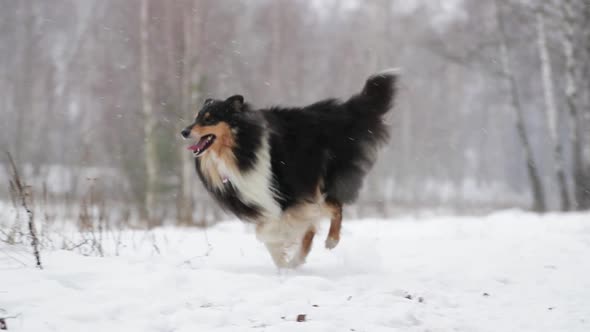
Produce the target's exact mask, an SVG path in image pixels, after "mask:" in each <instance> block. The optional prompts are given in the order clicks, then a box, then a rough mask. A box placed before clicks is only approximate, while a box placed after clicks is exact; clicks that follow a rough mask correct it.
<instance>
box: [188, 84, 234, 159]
mask: <svg viewBox="0 0 590 332" xmlns="http://www.w3.org/2000/svg"><path fill="white" fill-rule="evenodd" d="M244 111H245V105H244V97H242V96H240V95H234V96H231V97H229V98H227V99H226V100H216V99H207V100H205V102H204V103H203V107H202V108H201V110H200V111H199V112H198V113H197V116H196V117H195V121H194V122H193V123H192V124H191V125H190V126H188V127H186V128H184V129H183V130H182V132H181V135H182V137H183V138H185V139H194V140H195V143H194V144H192V145H191V146H189V147H188V149H189V150H191V151H192V152H193V155H194V156H195V157H200V156H202V155H203V154H205V153H206V152H207V151H215V152H216V153H217V155H219V156H220V155H222V154H223V152H224V150H226V149H232V148H233V147H234V145H235V141H236V131H237V126H238V123H239V117H240V113H242V112H244Z"/></svg>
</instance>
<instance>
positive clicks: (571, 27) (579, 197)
mask: <svg viewBox="0 0 590 332" xmlns="http://www.w3.org/2000/svg"><path fill="white" fill-rule="evenodd" d="M574 4H575V1H574V0H564V1H560V3H559V6H560V9H561V30H562V38H561V42H562V46H563V53H564V57H565V85H564V92H565V100H566V105H567V109H568V113H569V114H568V115H569V116H568V119H569V125H570V128H571V130H570V135H569V139H570V144H571V150H572V155H573V175H574V192H575V198H576V205H577V206H576V207H577V208H578V209H589V208H590V189H589V188H590V174H589V173H590V172H589V171H588V169H587V168H586V167H585V163H584V158H583V146H582V142H583V139H584V127H583V119H582V117H581V116H580V112H579V111H578V106H577V101H576V100H577V98H578V90H579V89H578V82H577V78H576V72H578V71H581V67H582V66H580V64H579V62H578V59H577V58H576V41H575V29H576V18H575V14H574ZM589 8H590V6H589ZM589 44H590V43H589ZM580 51H582V50H580Z"/></svg>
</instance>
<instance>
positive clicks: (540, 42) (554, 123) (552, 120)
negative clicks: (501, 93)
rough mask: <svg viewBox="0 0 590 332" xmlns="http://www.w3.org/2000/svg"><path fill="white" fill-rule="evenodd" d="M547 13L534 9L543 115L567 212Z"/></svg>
mask: <svg viewBox="0 0 590 332" xmlns="http://www.w3.org/2000/svg"><path fill="white" fill-rule="evenodd" d="M546 15H547V11H546V8H545V4H544V3H541V4H539V5H538V7H537V8H536V9H535V19H536V26H537V47H538V50H539V57H540V60H541V76H542V81H543V97H544V101H545V114H546V116H547V127H548V128H549V138H550V140H551V143H552V144H553V146H552V147H551V148H552V150H553V153H552V154H553V166H554V168H555V175H556V177H557V185H558V187H559V196H560V203H561V210H562V211H568V210H570V209H571V203H570V199H569V194H568V187H567V179H566V176H565V166H564V157H563V148H562V146H561V140H560V135H559V133H558V131H559V118H560V116H559V111H558V108H557V105H556V103H555V94H554V87H553V82H554V80H555V78H554V75H553V67H552V64H551V57H550V55H549V49H548V47H547V33H546V29H545V19H546Z"/></svg>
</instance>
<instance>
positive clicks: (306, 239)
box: [289, 226, 315, 268]
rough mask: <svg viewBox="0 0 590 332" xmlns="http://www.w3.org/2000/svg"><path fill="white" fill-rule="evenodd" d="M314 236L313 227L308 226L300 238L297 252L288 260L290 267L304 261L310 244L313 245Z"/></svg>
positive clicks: (309, 249) (294, 266)
mask: <svg viewBox="0 0 590 332" xmlns="http://www.w3.org/2000/svg"><path fill="white" fill-rule="evenodd" d="M314 236H315V227H313V226H312V227H310V228H309V229H308V230H307V232H306V233H305V235H303V238H302V239H301V245H300V247H299V252H298V253H297V255H295V257H293V259H292V260H291V261H290V262H289V267H290V268H296V267H298V266H300V265H301V264H303V263H305V259H306V258H307V255H309V252H310V251H311V246H312V245H313V238H314Z"/></svg>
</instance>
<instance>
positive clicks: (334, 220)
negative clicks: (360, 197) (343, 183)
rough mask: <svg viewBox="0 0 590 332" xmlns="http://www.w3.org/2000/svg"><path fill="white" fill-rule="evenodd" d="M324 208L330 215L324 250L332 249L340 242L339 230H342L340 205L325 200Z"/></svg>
mask: <svg viewBox="0 0 590 332" xmlns="http://www.w3.org/2000/svg"><path fill="white" fill-rule="evenodd" d="M325 205H326V208H327V209H328V210H329V211H330V213H331V218H330V230H329V231H328V237H327V238H326V248H328V249H334V248H335V247H336V245H338V242H339V241H340V229H341V228H342V203H340V202H338V201H336V200H333V199H330V198H327V199H326V202H325Z"/></svg>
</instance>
